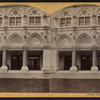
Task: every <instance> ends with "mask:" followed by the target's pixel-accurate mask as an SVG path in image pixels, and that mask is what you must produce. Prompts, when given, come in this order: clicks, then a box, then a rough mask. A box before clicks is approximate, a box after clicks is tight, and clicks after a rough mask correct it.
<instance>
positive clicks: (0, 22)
mask: <svg viewBox="0 0 100 100" xmlns="http://www.w3.org/2000/svg"><path fill="white" fill-rule="evenodd" d="M1 25H2V18H0V26H1Z"/></svg>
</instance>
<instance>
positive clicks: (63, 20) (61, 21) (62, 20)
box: [60, 18, 65, 27]
mask: <svg viewBox="0 0 100 100" xmlns="http://www.w3.org/2000/svg"><path fill="white" fill-rule="evenodd" d="M60 26H61V27H63V26H65V18H61V19H60Z"/></svg>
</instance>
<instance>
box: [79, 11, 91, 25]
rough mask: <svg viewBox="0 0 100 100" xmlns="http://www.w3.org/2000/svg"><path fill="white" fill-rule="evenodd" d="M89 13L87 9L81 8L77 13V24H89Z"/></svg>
mask: <svg viewBox="0 0 100 100" xmlns="http://www.w3.org/2000/svg"><path fill="white" fill-rule="evenodd" d="M90 22H91V17H90V13H89V11H88V10H87V9H82V10H81V11H80V12H79V14H78V26H89V25H91V23H90Z"/></svg>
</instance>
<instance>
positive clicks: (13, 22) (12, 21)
mask: <svg viewBox="0 0 100 100" xmlns="http://www.w3.org/2000/svg"><path fill="white" fill-rule="evenodd" d="M10 26H15V17H11V18H10Z"/></svg>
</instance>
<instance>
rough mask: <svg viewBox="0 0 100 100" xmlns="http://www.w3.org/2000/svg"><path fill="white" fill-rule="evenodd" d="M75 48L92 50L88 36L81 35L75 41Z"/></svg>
mask: <svg viewBox="0 0 100 100" xmlns="http://www.w3.org/2000/svg"><path fill="white" fill-rule="evenodd" d="M76 46H77V47H79V48H92V46H93V41H92V39H91V38H90V37H89V36H88V35H86V34H82V35H81V36H79V37H78V39H77V40H76Z"/></svg>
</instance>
